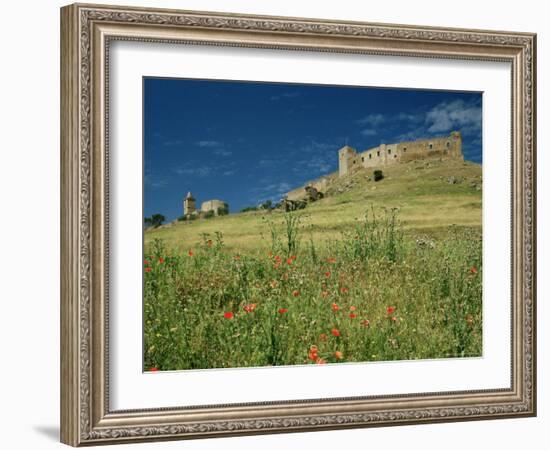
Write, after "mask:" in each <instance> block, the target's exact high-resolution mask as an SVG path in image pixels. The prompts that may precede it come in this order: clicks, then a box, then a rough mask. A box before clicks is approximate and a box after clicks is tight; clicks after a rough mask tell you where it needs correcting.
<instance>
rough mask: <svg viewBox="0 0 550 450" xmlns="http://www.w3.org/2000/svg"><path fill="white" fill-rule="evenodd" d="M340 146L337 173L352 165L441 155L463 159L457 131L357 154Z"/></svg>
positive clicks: (347, 169)
mask: <svg viewBox="0 0 550 450" xmlns="http://www.w3.org/2000/svg"><path fill="white" fill-rule="evenodd" d="M348 148H349V147H344V148H343V149H341V150H340V152H339V163H340V165H339V174H340V176H343V175H347V174H348V173H352V172H353V170H354V168H355V167H367V168H369V167H379V166H387V165H389V164H397V163H403V162H407V161H412V160H415V159H425V158H435V157H438V158H441V159H460V160H464V156H463V154H462V138H461V136H460V133H459V132H456V131H454V132H452V133H451V134H450V136H445V137H441V138H433V139H423V140H419V141H409V142H400V143H398V144H381V145H379V146H378V147H374V148H371V149H369V150H366V151H364V152H361V153H357V152H355V151H353V152H351V151H349V150H348Z"/></svg>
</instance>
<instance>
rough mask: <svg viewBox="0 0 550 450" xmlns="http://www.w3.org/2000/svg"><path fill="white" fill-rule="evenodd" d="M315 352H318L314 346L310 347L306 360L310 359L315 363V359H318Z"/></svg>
mask: <svg viewBox="0 0 550 450" xmlns="http://www.w3.org/2000/svg"><path fill="white" fill-rule="evenodd" d="M317 351H318V350H317V346H316V345H312V346H311V347H309V351H308V353H307V357H308V359H311V360H312V361H317V359H318V358H319V355H318V353H317Z"/></svg>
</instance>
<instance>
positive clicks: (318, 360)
mask: <svg viewBox="0 0 550 450" xmlns="http://www.w3.org/2000/svg"><path fill="white" fill-rule="evenodd" d="M315 363H316V364H326V363H327V360H326V359H323V358H317V359H316V360H315Z"/></svg>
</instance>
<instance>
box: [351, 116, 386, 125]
mask: <svg viewBox="0 0 550 450" xmlns="http://www.w3.org/2000/svg"><path fill="white" fill-rule="evenodd" d="M385 121H386V116H384V115H383V114H375V113H373V114H369V115H367V116H365V117H362V118H361V119H358V120H356V121H355V122H356V123H358V124H359V125H369V126H371V127H376V126H378V125H380V124H382V123H384V122H385Z"/></svg>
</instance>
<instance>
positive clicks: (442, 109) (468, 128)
mask: <svg viewBox="0 0 550 450" xmlns="http://www.w3.org/2000/svg"><path fill="white" fill-rule="evenodd" d="M426 126H427V131H428V132H430V133H441V132H448V131H451V130H455V129H456V130H461V131H462V132H463V133H465V134H469V133H470V134H471V133H475V132H477V131H479V130H480V129H481V106H480V105H478V104H476V103H471V102H470V103H466V102H465V101H464V100H454V101H451V102H443V103H440V104H439V105H437V106H435V107H434V108H432V109H431V110H430V111H428V113H427V114H426Z"/></svg>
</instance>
